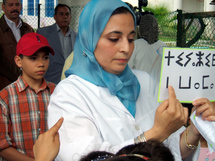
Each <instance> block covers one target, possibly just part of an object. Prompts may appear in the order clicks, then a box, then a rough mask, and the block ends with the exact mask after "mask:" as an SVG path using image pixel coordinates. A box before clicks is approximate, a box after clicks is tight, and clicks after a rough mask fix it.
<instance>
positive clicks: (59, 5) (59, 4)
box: [54, 3, 71, 15]
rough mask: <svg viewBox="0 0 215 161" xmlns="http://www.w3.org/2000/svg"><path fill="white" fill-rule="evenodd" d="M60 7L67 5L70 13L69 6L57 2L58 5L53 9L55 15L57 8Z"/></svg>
mask: <svg viewBox="0 0 215 161" xmlns="http://www.w3.org/2000/svg"><path fill="white" fill-rule="evenodd" d="M60 7H67V8H68V9H69V13H70V14H71V8H70V7H69V6H67V5H66V4H61V3H58V5H57V6H56V7H55V9H54V14H55V15H57V11H58V8H60Z"/></svg>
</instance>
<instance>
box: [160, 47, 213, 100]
mask: <svg viewBox="0 0 215 161" xmlns="http://www.w3.org/2000/svg"><path fill="white" fill-rule="evenodd" d="M168 85H171V86H173V88H174V90H175V93H176V96H177V99H178V100H179V101H180V102H182V103H191V102H192V101H194V100H195V99H197V98H207V99H209V100H210V101H215V49H194V48H167V47H165V48H164V49H163V58H162V66H161V75H160V84H159V93H158V102H162V101H163V100H165V99H167V98H168Z"/></svg>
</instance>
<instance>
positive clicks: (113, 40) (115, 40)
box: [109, 38, 119, 42]
mask: <svg viewBox="0 0 215 161" xmlns="http://www.w3.org/2000/svg"><path fill="white" fill-rule="evenodd" d="M109 40H110V41H111V42H117V41H118V40H119V39H118V38H117V39H112V38H109Z"/></svg>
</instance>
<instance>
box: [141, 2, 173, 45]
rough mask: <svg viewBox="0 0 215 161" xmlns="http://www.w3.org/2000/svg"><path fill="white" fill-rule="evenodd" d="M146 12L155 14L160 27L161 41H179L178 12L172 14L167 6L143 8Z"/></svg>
mask: <svg viewBox="0 0 215 161" xmlns="http://www.w3.org/2000/svg"><path fill="white" fill-rule="evenodd" d="M143 10H144V11H150V12H152V13H154V16H155V17H156V19H157V21H158V26H159V39H160V40H162V41H164V40H165V42H166V41H167V40H168V39H169V40H170V41H175V42H176V39H177V12H170V11H169V10H168V9H167V7H165V5H160V6H153V7H152V6H151V7H150V6H149V7H143Z"/></svg>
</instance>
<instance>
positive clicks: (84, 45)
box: [65, 0, 140, 117]
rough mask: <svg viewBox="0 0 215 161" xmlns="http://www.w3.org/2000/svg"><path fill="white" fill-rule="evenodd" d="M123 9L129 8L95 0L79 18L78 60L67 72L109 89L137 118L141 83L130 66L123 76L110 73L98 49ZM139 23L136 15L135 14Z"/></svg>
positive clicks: (118, 2)
mask: <svg viewBox="0 0 215 161" xmlns="http://www.w3.org/2000/svg"><path fill="white" fill-rule="evenodd" d="M119 7H126V8H128V9H129V10H130V12H131V13H132V14H133V12H132V11H131V9H130V8H129V6H128V5H127V4H126V3H124V2H122V1H121V0H91V1H90V2H89V3H88V4H87V5H86V6H85V8H84V10H83V11H82V13H81V15H80V18H79V28H78V34H77V37H76V41H75V47H74V59H73V63H72V65H71V67H70V68H69V69H68V70H67V71H66V72H65V75H66V77H68V76H69V75H71V74H75V75H78V76H79V77H81V78H83V79H85V80H87V81H89V82H91V83H93V84H95V85H97V86H101V87H107V88H108V89H109V91H110V93H111V94H112V95H116V96H117V97H118V98H119V100H120V101H121V102H122V103H123V104H124V106H125V107H126V108H127V109H128V111H129V112H130V113H131V114H132V115H133V117H134V116H135V113H136V100H137V98H138V96H139V92H140V84H139V82H138V80H137V78H136V76H135V75H134V74H133V73H132V71H131V69H130V68H129V66H128V65H127V66H126V68H125V70H124V71H123V72H122V73H121V74H120V75H115V74H112V73H108V72H106V71H105V70H103V68H102V67H101V66H100V65H99V64H98V62H97V60H96V58H95V56H94V50H95V48H96V45H97V42H98V40H99V38H100V36H101V34H102V32H103V30H104V28H105V26H106V24H107V22H108V20H109V18H110V17H111V15H112V13H113V12H114V11H115V10H116V9H117V8H119ZM133 17H134V21H135V23H136V19H135V15H134V14H133Z"/></svg>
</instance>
